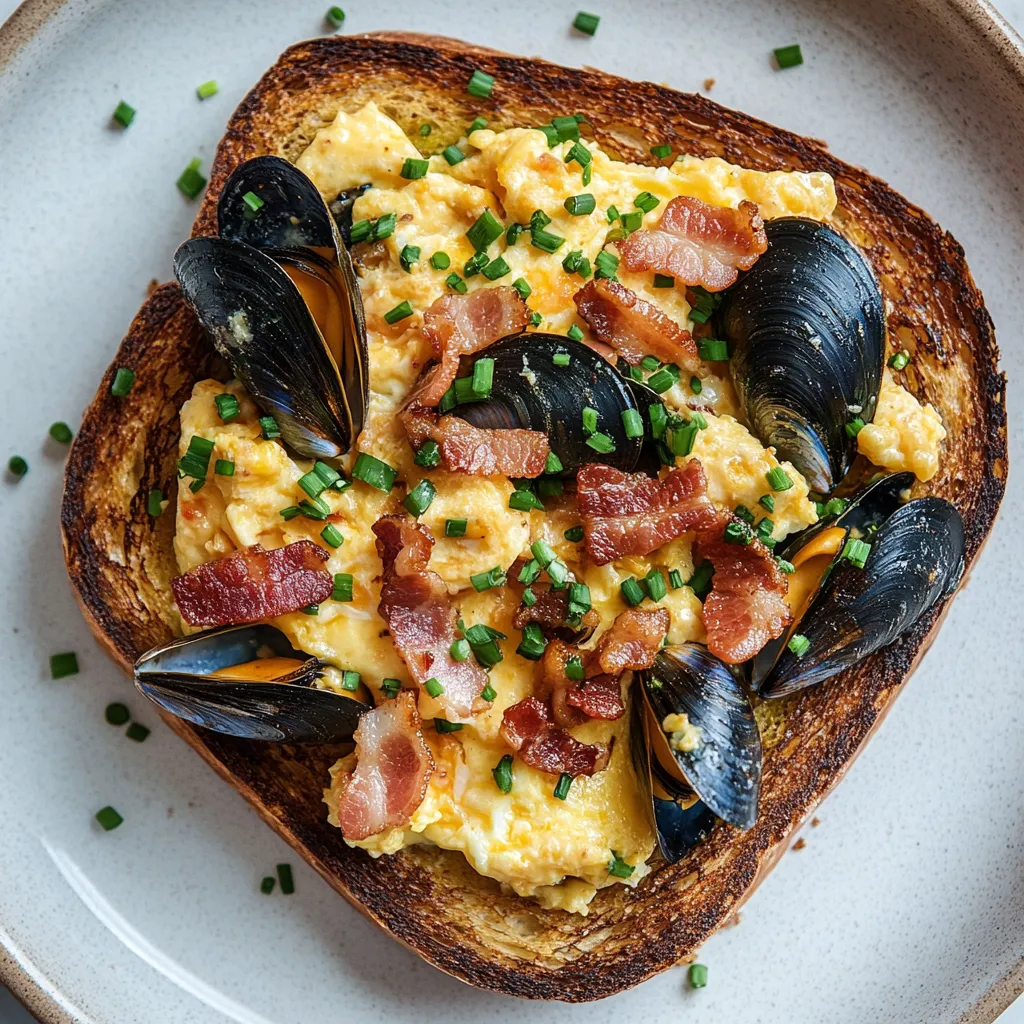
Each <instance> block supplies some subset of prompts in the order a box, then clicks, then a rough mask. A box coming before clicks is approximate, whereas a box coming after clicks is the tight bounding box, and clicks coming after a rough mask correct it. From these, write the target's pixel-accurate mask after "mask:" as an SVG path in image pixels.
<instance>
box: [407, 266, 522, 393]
mask: <svg viewBox="0 0 1024 1024" xmlns="http://www.w3.org/2000/svg"><path fill="white" fill-rule="evenodd" d="M529 322H530V310H529V309H528V308H527V306H526V303H525V302H524V301H523V300H522V299H521V298H520V296H519V293H518V292H517V291H516V290H515V289H514V288H512V287H509V286H507V285H502V286H498V287H495V288H480V289H478V290H477V291H475V292H471V293H470V294H469V295H443V296H441V298H439V299H438V300H437V301H436V302H435V303H434V304H433V305H432V306H431V307H430V309H428V310H427V311H426V312H425V313H424V314H423V336H424V337H425V338H426V339H427V341H429V342H430V344H431V345H433V346H434V354H435V355H436V356H437V357H438V359H440V362H439V363H438V365H437V366H435V367H434V369H433V370H431V371H430V372H429V373H428V374H427V375H426V377H425V378H424V379H423V382H422V383H421V384H420V386H419V388H418V389H417V390H416V392H415V393H414V394H413V395H411V396H410V398H409V404H418V405H437V403H438V402H440V401H441V396H442V395H443V394H444V393H445V392H446V391H447V390H448V388H449V387H451V383H452V381H453V380H455V377H456V374H457V373H458V372H459V359H460V358H461V357H462V356H464V355H470V354H471V353H473V352H479V351H480V350H481V349H485V348H487V347H488V346H489V345H493V344H494V342H496V341H497V340H498V339H499V338H504V337H506V336H507V335H509V334H515V333H516V332H517V331H521V330H522V329H523V328H524V327H526V325H527V324H528V323H529Z"/></svg>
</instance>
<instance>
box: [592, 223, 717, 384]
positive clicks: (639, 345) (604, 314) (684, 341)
mask: <svg viewBox="0 0 1024 1024" xmlns="http://www.w3.org/2000/svg"><path fill="white" fill-rule="evenodd" d="M630 237H632V236H630ZM573 301H574V302H575V303H576V309H577V310H578V311H579V314H580V316H581V317H583V319H584V320H586V321H587V323H588V324H589V325H590V328H591V330H592V331H593V332H594V333H595V334H596V335H597V336H598V338H600V339H601V341H603V342H606V343H607V344H609V345H612V346H613V347H614V348H616V349H617V350H618V351H619V354H620V355H621V356H622V358H623V359H625V360H626V362H627V363H632V364H633V365H634V366H635V365H636V364H637V363H639V362H640V361H641V360H642V359H643V358H644V356H655V357H656V358H657V359H660V360H662V361H663V362H666V363H678V364H679V365H680V366H682V367H684V368H685V369H687V370H690V371H694V370H696V369H697V368H698V367H699V365H700V357H699V355H698V354H697V345H696V343H695V342H694V340H693V338H692V337H691V336H690V332H689V331H687V330H685V329H684V328H682V327H680V326H679V324H677V323H676V322H675V320H673V319H672V318H671V317H669V316H666V315H665V314H664V313H663V312H662V311H661V310H660V309H659V308H658V307H657V306H655V305H654V303H652V302H648V301H647V300H646V299H641V298H640V297H639V296H638V295H637V294H636V292H634V291H633V290H632V289H630V288H627V287H626V286H625V285H623V284H619V282H618V281H610V280H608V279H607V278H602V279H601V280H600V281H588V282H587V283H586V284H585V285H584V286H583V287H582V288H581V289H580V290H579V291H578V292H577V293H576V294H575V295H574V296H573Z"/></svg>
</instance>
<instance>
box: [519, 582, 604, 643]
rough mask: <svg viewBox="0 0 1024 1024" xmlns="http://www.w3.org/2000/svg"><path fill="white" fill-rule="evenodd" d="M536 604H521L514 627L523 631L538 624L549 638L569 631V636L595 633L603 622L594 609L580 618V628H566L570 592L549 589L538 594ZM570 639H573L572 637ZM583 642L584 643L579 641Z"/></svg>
mask: <svg viewBox="0 0 1024 1024" xmlns="http://www.w3.org/2000/svg"><path fill="white" fill-rule="evenodd" d="M536 596H537V601H536V603H535V604H532V605H526V604H521V605H520V606H519V607H518V608H517V609H516V613H515V615H514V616H513V617H512V625H513V626H515V627H516V629H522V628H523V627H524V626H525V625H526V624H527V623H529V622H536V623H538V624H539V625H540V628H541V632H542V633H543V634H544V635H545V636H546V637H548V638H550V637H553V636H558V634H559V633H560V632H563V633H564V632H565V631H566V630H568V633H569V634H574V633H577V632H581V631H582V632H585V633H588V634H589V633H593V631H594V630H595V629H596V628H597V626H598V624H599V623H600V622H601V617H600V616H599V615H598V614H597V612H596V611H594V609H593V608H591V609H589V610H588V611H586V612H584V613H583V615H581V616H580V624H579V625H578V626H566V622H565V620H566V618H567V617H568V615H569V591H568V590H555V589H553V588H548V589H547V590H542V591H540V592H539V593H537V594H536ZM570 638H572V637H571V636H570ZM579 642H581V643H582V642H583V641H579Z"/></svg>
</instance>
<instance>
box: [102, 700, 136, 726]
mask: <svg viewBox="0 0 1024 1024" xmlns="http://www.w3.org/2000/svg"><path fill="white" fill-rule="evenodd" d="M103 717H104V718H105V719H106V720H107V721H108V722H109V723H110V724H111V725H124V723H125V722H127V721H128V719H129V718H131V713H130V712H129V711H128V708H127V707H126V706H125V705H124V704H117V703H114V704H108V705H107V708H106V710H105V711H104V712H103Z"/></svg>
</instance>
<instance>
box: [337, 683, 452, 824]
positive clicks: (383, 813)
mask: <svg viewBox="0 0 1024 1024" xmlns="http://www.w3.org/2000/svg"><path fill="white" fill-rule="evenodd" d="M355 741H356V756H357V758H358V760H357V761H356V768H355V771H353V772H352V774H351V775H349V777H348V781H347V782H346V783H345V788H344V789H343V790H342V793H341V797H340V799H339V800H338V822H339V824H340V825H341V834H342V835H343V836H344V837H345V838H346V839H349V840H352V841H355V840H358V839H366V838H368V837H369V836H375V835H377V833H378V832H383V831H384V829H386V828H399V827H401V826H403V825H408V824H409V820H410V819H411V818H412V816H413V814H414V813H415V811H416V808H417V807H419V805H420V804H421V803H422V802H423V797H424V795H425V794H426V792H427V783H428V782H429V781H430V774H431V772H432V771H433V770H434V762H433V759H432V758H431V756H430V749H429V748H428V747H427V744H426V741H425V740H424V739H423V732H422V731H421V730H420V716H419V713H418V712H417V710H416V695H415V694H414V693H413V692H412V691H411V690H406V691H405V692H404V693H400V694H399V695H398V696H397V697H396V698H395V699H394V700H386V701H384V702H383V703H382V704H379V705H378V706H377V707H375V708H374V709H373V710H372V711H368V712H367V713H366V714H365V715H363V717H362V718H360V719H359V725H358V726H357V727H356V732H355Z"/></svg>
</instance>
